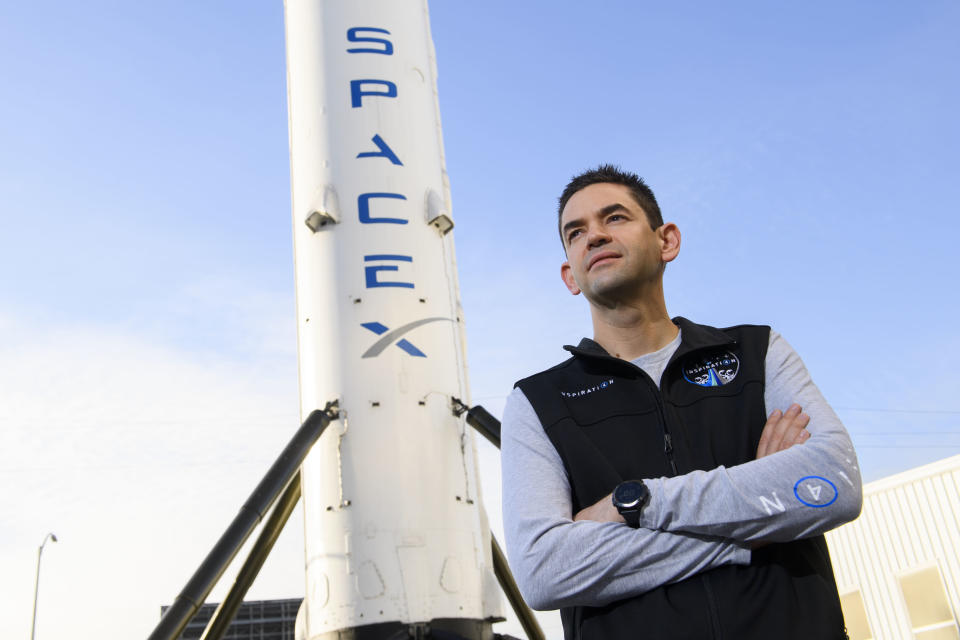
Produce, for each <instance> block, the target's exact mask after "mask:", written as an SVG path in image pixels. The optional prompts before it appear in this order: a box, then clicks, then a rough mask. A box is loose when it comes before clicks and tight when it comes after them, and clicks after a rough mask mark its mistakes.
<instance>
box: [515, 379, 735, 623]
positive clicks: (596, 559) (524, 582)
mask: <svg viewBox="0 0 960 640" xmlns="http://www.w3.org/2000/svg"><path fill="white" fill-rule="evenodd" d="M501 438H502V440H501V465H502V473H503V484H502V487H503V496H502V497H503V501H502V504H503V522H504V530H505V540H506V550H507V557H508V559H509V561H510V566H511V568H512V569H513V573H514V577H515V579H516V581H517V585H518V586H519V587H520V591H521V593H522V594H523V597H524V599H525V600H526V601H527V603H528V604H529V605H530V606H531V607H533V608H534V609H540V610H546V609H557V608H559V607H563V606H572V605H580V606H601V605H604V604H606V603H608V602H611V601H614V600H619V599H622V598H626V597H629V596H635V595H639V594H641V593H644V592H646V591H649V590H651V589H654V588H656V587H658V586H661V585H663V584H666V583H670V582H676V581H679V580H682V579H684V578H688V577H690V576H692V575H695V574H697V573H699V572H701V571H704V570H707V569H710V568H713V567H717V566H720V565H724V564H743V565H746V564H749V563H750V551H749V549H747V548H746V547H744V546H741V545H738V544H736V543H733V542H732V541H730V540H724V539H721V538H719V537H717V536H713V535H705V534H697V533H677V534H674V533H666V532H663V531H653V530H650V529H643V528H641V529H633V528H630V527H628V526H627V525H625V524H622V523H621V524H616V523H609V522H589V521H580V522H574V521H573V515H574V514H573V513H572V503H571V499H570V484H569V481H568V479H567V474H566V470H565V468H564V466H563V462H562V461H561V459H560V456H559V454H558V453H557V450H556V448H554V446H553V443H551V442H550V439H549V438H548V437H547V435H546V433H545V432H544V430H543V427H542V426H541V424H540V421H539V419H538V417H537V415H536V412H535V411H534V409H533V407H532V406H531V405H530V402H529V401H528V400H527V398H526V396H525V395H524V394H523V392H522V391H520V390H519V389H514V391H513V393H512V394H511V395H510V397H509V398H508V399H507V404H506V408H505V410H504V415H503V427H502V434H501Z"/></svg>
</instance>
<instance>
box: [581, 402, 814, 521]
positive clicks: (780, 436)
mask: <svg viewBox="0 0 960 640" xmlns="http://www.w3.org/2000/svg"><path fill="white" fill-rule="evenodd" d="M808 424H810V416H808V415H807V414H805V413H803V411H802V409H801V408H800V405H798V404H792V405H790V408H789V409H787V411H786V413H783V412H782V411H780V410H779V409H776V410H775V411H774V412H773V413H771V414H770V417H769V418H767V424H765V425H764V426H763V433H761V434H760V445H759V446H758V447H757V459H758V460H759V459H760V458H762V457H764V456H768V455H770V454H771V453H776V452H777V451H783V450H784V449H789V448H790V447H792V446H793V445H795V444H803V443H804V442H806V441H807V439H809V438H810V432H809V431H807V425H808ZM590 508H591V509H592V508H593V507H590Z"/></svg>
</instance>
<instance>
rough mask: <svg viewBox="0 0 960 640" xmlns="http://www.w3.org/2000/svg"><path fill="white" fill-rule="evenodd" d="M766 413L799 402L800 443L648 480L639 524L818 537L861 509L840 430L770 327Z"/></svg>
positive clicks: (782, 538)
mask: <svg viewBox="0 0 960 640" xmlns="http://www.w3.org/2000/svg"><path fill="white" fill-rule="evenodd" d="M765 402H766V405H767V406H766V408H767V412H768V413H769V412H772V411H773V410H774V409H781V410H786V409H787V408H788V407H789V406H790V405H791V404H792V403H797V404H799V405H800V406H801V407H802V408H803V411H804V412H806V413H807V414H808V415H809V416H810V423H809V425H808V426H807V431H809V432H810V438H809V439H808V440H807V441H806V442H804V443H803V444H799V445H794V446H792V447H790V448H789V449H785V450H783V451H780V452H777V453H774V454H771V455H769V456H765V457H763V458H760V459H759V460H753V461H751V462H747V463H744V464H741V465H737V466H734V467H730V468H725V467H722V466H721V467H717V468H716V469H713V470H711V471H694V472H692V473H688V474H686V475H682V476H677V477H672V478H657V479H652V480H649V481H647V482H648V486H649V488H650V493H651V497H650V502H649V503H648V505H647V507H646V508H645V509H644V510H643V513H642V515H641V525H642V526H644V527H648V528H651V529H659V530H662V531H671V532H686V533H697V534H705V535H716V536H722V537H725V538H731V539H734V540H738V541H740V542H787V541H790V540H797V539H800V538H806V537H809V536H814V535H819V534H821V533H824V532H825V531H828V530H830V529H833V528H834V527H837V526H839V525H841V524H843V523H845V522H848V521H850V520H853V519H854V518H856V517H857V515H859V513H860V507H861V502H862V486H861V479H860V470H859V468H858V466H857V457H856V454H855V453H854V450H853V444H852V443H851V441H850V436H849V435H848V434H847V431H846V429H844V427H843V425H842V424H841V422H840V419H839V418H838V417H837V414H836V413H834V411H833V409H831V408H830V406H829V405H828V404H827V402H826V400H824V398H823V395H822V394H821V393H820V390H819V389H818V388H817V386H816V385H815V384H814V383H813V380H811V378H810V374H809V373H808V372H807V368H806V367H805V366H804V364H803V362H802V361H801V360H800V356H798V355H797V353H796V352H795V351H794V350H793V348H792V347H790V345H789V344H787V341H786V340H784V339H783V338H782V337H781V336H780V335H779V334H777V333H775V332H771V333H770V346H769V349H768V351H767V358H766V389H765Z"/></svg>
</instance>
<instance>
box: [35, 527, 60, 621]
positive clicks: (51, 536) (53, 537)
mask: <svg viewBox="0 0 960 640" xmlns="http://www.w3.org/2000/svg"><path fill="white" fill-rule="evenodd" d="M47 540H53V541H54V542H56V541H57V536H56V535H54V534H53V533H48V534H47V535H46V536H44V538H43V542H41V543H40V549H39V550H38V551H37V580H36V582H34V585H33V626H31V627H30V640H34V636H35V635H36V633H37V595H38V594H39V593H40V558H42V557H43V548H44V547H45V546H46V545H47Z"/></svg>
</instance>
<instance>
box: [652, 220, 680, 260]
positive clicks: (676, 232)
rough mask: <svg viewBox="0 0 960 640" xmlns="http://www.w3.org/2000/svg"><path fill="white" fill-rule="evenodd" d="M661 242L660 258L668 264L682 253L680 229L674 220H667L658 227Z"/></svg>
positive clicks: (658, 238) (658, 236) (658, 237)
mask: <svg viewBox="0 0 960 640" xmlns="http://www.w3.org/2000/svg"><path fill="white" fill-rule="evenodd" d="M657 240H658V241H659V243H660V260H661V261H662V262H663V263H664V264H666V263H667V262H672V261H673V259H674V258H676V257H677V255H679V253H680V229H679V228H678V227H677V225H675V224H674V223H672V222H665V223H664V224H662V225H660V227H659V228H658V229H657Z"/></svg>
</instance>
